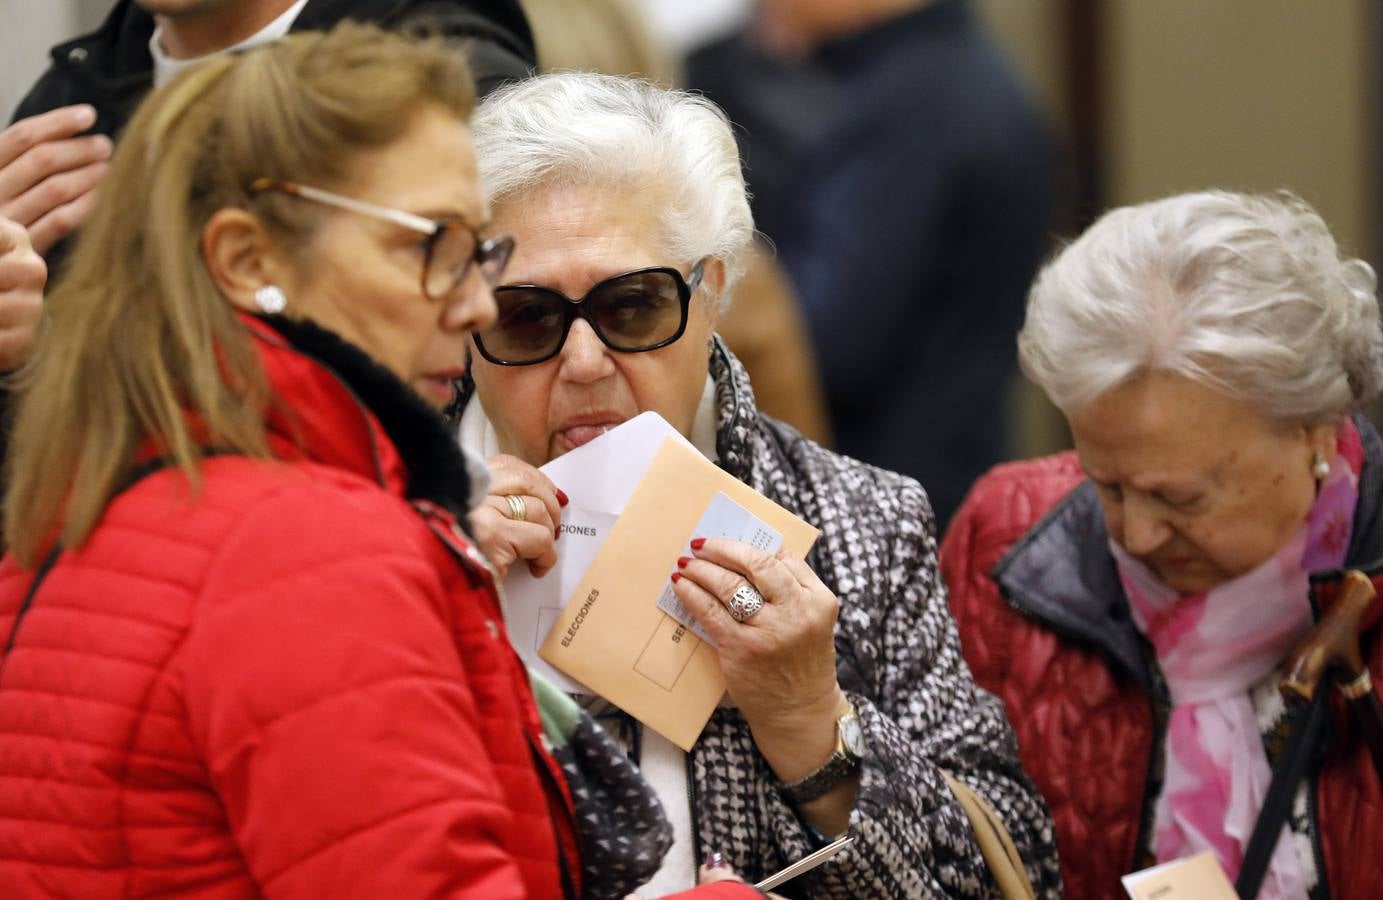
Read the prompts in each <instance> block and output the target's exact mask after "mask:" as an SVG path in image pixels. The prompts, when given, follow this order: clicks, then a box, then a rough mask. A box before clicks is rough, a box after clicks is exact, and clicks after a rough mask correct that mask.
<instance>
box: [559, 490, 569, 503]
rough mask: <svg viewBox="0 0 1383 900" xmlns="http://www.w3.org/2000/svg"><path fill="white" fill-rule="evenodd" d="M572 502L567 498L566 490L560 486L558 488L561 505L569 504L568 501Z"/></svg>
mask: <svg viewBox="0 0 1383 900" xmlns="http://www.w3.org/2000/svg"><path fill="white" fill-rule="evenodd" d="M570 502H571V501H570V500H568V499H567V495H566V492H564V491H563V490H562V489H561V488H558V489H557V503H558V504H559V505H560V506H566V505H567V504H568V503H570Z"/></svg>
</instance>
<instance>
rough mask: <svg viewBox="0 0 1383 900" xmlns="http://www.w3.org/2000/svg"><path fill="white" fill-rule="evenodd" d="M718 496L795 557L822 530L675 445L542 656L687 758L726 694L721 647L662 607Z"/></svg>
mask: <svg viewBox="0 0 1383 900" xmlns="http://www.w3.org/2000/svg"><path fill="white" fill-rule="evenodd" d="M717 491H720V492H723V493H725V494H726V495H727V496H729V497H730V498H731V499H732V500H734V501H735V502H736V503H739V504H740V505H741V506H743V507H744V508H745V509H747V510H749V512H751V513H753V514H754V515H755V516H758V517H759V518H760V519H762V520H763V521H764V522H766V523H768V524H769V525H771V526H773V527H774V528H775V529H777V530H778V531H779V533H781V534H782V535H783V549H784V550H786V551H787V552H788V553H790V554H792V555H794V556H796V557H798V558H799V559H801V558H803V557H805V556H806V555H807V551H808V550H810V549H811V546H812V544H813V543H815V542H816V538H817V536H818V535H819V534H820V532H819V531H818V530H817V529H816V528H814V527H812V526H811V525H808V524H807V523H806V522H803V521H802V520H801V519H799V518H797V517H796V516H794V515H793V514H792V513H790V512H788V511H787V510H785V509H783V508H782V507H781V506H779V505H778V504H776V503H774V502H773V501H772V500H769V499H768V498H767V497H764V496H763V495H762V494H759V493H757V492H756V491H754V489H753V488H751V487H749V486H748V485H745V484H744V483H742V482H740V481H739V480H737V479H736V478H734V477H733V476H731V475H729V474H727V473H726V472H724V471H722V470H721V469H720V468H718V467H717V466H716V465H715V464H713V463H711V462H710V461H709V460H707V459H706V458H705V457H704V456H702V455H701V454H700V453H698V452H696V451H695V450H693V449H691V448H689V447H687V446H686V445H685V444H683V443H681V442H679V441H677V440H675V439H672V438H669V439H668V440H666V441H665V442H664V443H663V446H662V448H661V449H660V450H659V451H658V454H657V456H655V457H654V459H653V462H652V464H650V465H649V467H648V469H647V470H646V471H645V473H644V476H643V479H642V480H641V481H640V482H639V485H638V487H637V488H636V489H635V491H634V494H633V496H632V497H630V498H629V503H628V504H627V505H626V506H625V507H624V512H623V513H622V514H621V515H620V517H619V518H618V519H616V520H615V524H614V525H613V526H612V527H611V528H610V532H609V536H608V537H607V538H606V539H605V544H604V546H602V547H601V548H600V552H599V553H598V554H596V557H595V559H594V560H593V561H592V563H591V566H590V568H589V569H587V570H586V575H585V577H584V578H583V579H582V580H581V583H580V585H579V586H578V587H577V588H576V591H575V592H574V593H573V594H572V596H571V599H570V600H569V601H568V602H567V605H566V607H565V609H563V611H562V614H561V615H560V616H559V617H558V618H557V621H556V622H555V623H554V624H553V626H552V631H551V632H549V634H548V636H547V640H546V641H544V642H543V646H542V649H541V650H540V651H539V655H540V656H542V658H543V659H545V660H547V661H548V662H549V663H551V664H552V665H554V666H556V667H557V668H558V669H560V670H561V671H563V672H566V673H567V674H568V675H570V676H571V677H572V678H575V679H576V680H577V681H579V682H581V683H582V684H584V685H586V686H587V687H589V688H590V689H591V690H593V691H595V692H596V693H598V694H600V695H601V696H602V697H604V698H605V699H606V700H609V701H610V702H611V703H613V704H615V705H616V706H618V707H620V708H621V709H623V710H625V711H626V712H628V713H629V714H630V715H632V716H633V717H634V718H636V719H638V720H639V721H640V722H643V723H644V724H645V725H647V726H648V727H649V728H652V729H653V730H654V731H656V732H658V733H659V734H661V735H662V736H663V737H665V738H667V739H668V740H670V741H672V742H673V743H674V744H676V745H677V746H679V747H681V748H682V749H683V750H690V749H691V747H692V744H693V743H695V742H696V739H697V737H699V736H700V734H701V730H702V729H703V728H705V727H706V721H707V720H708V719H709V718H710V717H711V712H712V711H713V710H714V709H715V706H716V704H717V703H718V702H720V698H721V696H722V695H724V693H725V677H724V676H723V675H722V674H721V671H720V659H719V657H718V656H717V655H716V651H715V648H713V647H711V646H710V645H709V644H707V643H705V642H704V641H702V640H701V639H700V638H698V637H697V636H696V635H695V634H693V633H692V631H691V630H690V629H688V628H685V627H683V626H682V625H681V624H679V623H678V622H677V621H676V620H675V619H673V618H671V617H670V616H668V615H666V614H665V613H664V612H663V611H662V610H660V609H659V608H658V607H657V605H656V604H657V600H658V595H659V594H660V593H661V592H662V590H663V586H664V584H665V583H666V582H667V579H668V575H669V573H670V572H671V571H672V570H673V569H674V567H675V565H676V561H677V557H678V556H680V555H681V553H682V551H683V548H685V547H686V544H687V541H688V540H689V539H690V538H692V537H695V535H693V534H692V533H691V532H692V529H693V528H695V527H696V525H697V523H698V522H699V521H700V520H701V514H702V513H703V512H704V511H705V510H706V507H707V505H708V504H709V503H710V502H711V498H712V497H713V496H715V494H716V492H717Z"/></svg>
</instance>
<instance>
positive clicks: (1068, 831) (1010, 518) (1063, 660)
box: [941, 422, 1383, 900]
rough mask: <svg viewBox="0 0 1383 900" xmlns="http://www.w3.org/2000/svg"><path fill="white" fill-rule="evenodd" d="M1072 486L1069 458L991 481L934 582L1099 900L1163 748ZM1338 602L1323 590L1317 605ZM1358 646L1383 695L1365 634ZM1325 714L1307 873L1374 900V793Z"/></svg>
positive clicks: (1097, 518) (1377, 529)
mask: <svg viewBox="0 0 1383 900" xmlns="http://www.w3.org/2000/svg"><path fill="white" fill-rule="evenodd" d="M1358 424H1359V425H1360V432H1361V437H1362V438H1363V439H1364V446H1365V451H1366V461H1365V467H1364V472H1363V474H1362V476H1361V484H1360V499H1359V507H1358V509H1357V510H1356V516H1355V534H1354V536H1353V539H1352V541H1351V548H1350V555H1349V559H1350V563H1349V564H1350V565H1351V566H1354V567H1363V568H1366V569H1367V570H1369V571H1370V574H1374V575H1375V584H1376V585H1378V586H1379V587H1380V588H1383V575H1377V574H1375V572H1376V570H1377V568H1378V561H1379V560H1383V522H1381V520H1383V510H1380V502H1379V501H1380V499H1383V472H1381V471H1380V468H1383V466H1380V463H1383V443H1380V441H1379V438H1378V435H1377V434H1376V433H1375V432H1374V431H1373V429H1372V428H1370V427H1369V426H1368V425H1367V424H1366V423H1362V422H1359V423H1358ZM1083 479H1084V473H1083V472H1082V471H1081V468H1080V465H1079V463H1078V462H1077V460H1076V457H1075V454H1074V453H1064V454H1060V455H1058V456H1053V457H1048V458H1045V459H1040V460H1034V461H1030V462H1021V463H1012V464H1008V465H1002V466H998V467H996V468H995V469H993V470H992V471H991V472H989V474H987V475H986V476H984V477H983V478H982V479H980V481H979V482H977V483H976V484H975V486H974V488H973V489H972V490H971V492H970V495H969V497H968V498H967V499H966V501H965V503H964V504H963V505H962V506H961V509H960V511H959V512H958V513H957V515H956V517H955V518H954V519H953V520H952V522H951V525H950V528H949V529H948V531H947V534H946V538H945V540H944V541H943V543H942V548H941V569H942V574H943V576H944V577H945V579H946V583H947V585H948V587H949V589H950V600H951V609H952V612H953V614H954V615H955V618H956V621H957V624H958V625H959V628H960V637H961V643H962V647H963V651H964V653H965V658H966V660H967V661H968V662H969V664H970V668H971V670H972V671H973V672H974V675H975V680H976V681H978V682H979V683H980V684H981V685H982V686H983V687H985V688H987V689H989V690H990V691H993V692H994V693H995V694H997V695H998V696H999V697H1000V698H1002V699H1003V701H1004V705H1005V707H1006V708H1007V711H1008V715H1009V718H1010V719H1011V720H1012V722H1013V726H1014V730H1015V731H1016V732H1017V736H1018V745H1019V753H1020V755H1021V757H1022V761H1023V766H1024V768H1025V769H1026V770H1027V772H1028V774H1029V775H1031V776H1032V778H1033V780H1034V781H1035V782H1036V783H1037V787H1038V789H1039V790H1041V791H1042V794H1043V796H1044V797H1046V799H1047V803H1048V805H1049V806H1050V807H1051V810H1052V815H1053V817H1054V818H1055V820H1056V828H1057V846H1058V850H1059V852H1060V855H1061V874H1062V879H1063V881H1064V883H1065V888H1066V894H1065V896H1066V897H1067V898H1070V900H1106V898H1112V897H1122V896H1124V892H1123V889H1122V887H1121V886H1120V883H1119V876H1121V875H1124V874H1127V873H1128V872H1131V871H1134V870H1135V869H1137V868H1138V867H1139V864H1140V863H1141V860H1139V859H1137V857H1139V856H1140V855H1141V854H1142V853H1143V852H1144V851H1145V849H1146V847H1145V845H1146V843H1147V839H1146V836H1145V835H1144V834H1143V833H1142V829H1143V828H1144V827H1145V824H1144V823H1145V820H1146V819H1147V818H1148V817H1149V812H1150V809H1149V807H1150V801H1151V800H1152V799H1153V798H1151V797H1149V796H1148V781H1149V768H1150V766H1151V765H1152V759H1153V751H1154V744H1155V742H1156V741H1157V740H1159V737H1158V736H1157V735H1156V734H1155V725H1154V716H1153V712H1152V700H1151V690H1152V689H1151V675H1150V673H1149V671H1148V665H1147V662H1146V661H1145V657H1144V655H1143V651H1142V648H1141V645H1140V640H1139V638H1138V635H1137V633H1136V631H1135V630H1134V628H1133V625H1132V623H1131V621H1130V620H1129V617H1128V611H1127V600H1126V599H1125V597H1124V594H1123V591H1122V589H1121V588H1120V586H1119V582H1118V578H1117V573H1116V572H1115V569H1114V565H1113V562H1112V559H1111V557H1110V554H1109V552H1108V544H1107V535H1106V532H1105V529H1104V521H1103V518H1102V516H1101V513H1100V509H1099V504H1098V500H1097V499H1096V498H1095V496H1094V492H1093V491H1092V490H1091V489H1090V485H1089V484H1088V483H1085V484H1083V483H1082V482H1083ZM1333 596H1334V590H1333V588H1332V587H1331V586H1329V585H1327V586H1323V587H1318V600H1320V602H1322V603H1323V604H1324V605H1325V606H1327V607H1328V604H1329V601H1330V600H1331V599H1333ZM1376 605H1377V604H1376ZM1365 640H1366V643H1365V649H1366V650H1367V651H1369V653H1370V655H1369V656H1368V657H1367V658H1369V659H1370V666H1371V669H1372V671H1373V677H1374V683H1375V685H1376V686H1383V641H1380V640H1379V639H1378V628H1377V627H1376V624H1375V626H1374V627H1373V630H1372V632H1371V633H1369V634H1368V635H1366V639H1365ZM1332 693H1333V692H1332ZM1338 700H1339V698H1338V697H1335V698H1334V701H1338ZM1334 714H1335V716H1334V718H1335V721H1334V733H1335V735H1336V736H1337V737H1336V739H1335V740H1334V741H1333V742H1332V744H1331V746H1330V749H1329V751H1328V755H1327V757H1326V759H1325V763H1324V765H1323V767H1322V769H1321V771H1320V773H1319V774H1318V776H1317V777H1315V778H1314V779H1313V782H1312V786H1313V789H1314V791H1315V794H1314V797H1315V807H1314V810H1313V813H1314V816H1313V824H1314V826H1315V830H1316V832H1317V833H1318V835H1319V840H1318V841H1317V845H1316V847H1317V859H1318V866H1317V868H1318V869H1319V870H1321V872H1322V873H1323V880H1326V881H1328V882H1329V894H1328V896H1330V897H1331V898H1333V900H1376V898H1378V897H1380V896H1383V856H1380V855H1379V854H1376V853H1364V852H1360V851H1361V849H1362V847H1363V846H1364V845H1365V844H1369V843H1372V842H1375V841H1376V837H1369V838H1365V837H1362V836H1363V835H1374V836H1377V835H1379V834H1383V788H1381V787H1380V780H1379V775H1378V773H1377V772H1376V771H1375V770H1374V768H1373V764H1372V762H1371V760H1370V757H1369V754H1368V750H1367V748H1366V747H1365V746H1364V744H1363V741H1362V739H1361V738H1360V737H1359V735H1358V734H1357V732H1355V731H1354V729H1353V723H1352V722H1351V721H1350V720H1349V719H1348V718H1347V716H1346V715H1345V710H1344V709H1343V707H1342V706H1341V705H1340V704H1339V703H1338V702H1336V703H1335V709H1334ZM1321 863H1323V865H1322V864H1321ZM1318 895H1319V896H1327V895H1326V894H1325V893H1323V892H1320V891H1318Z"/></svg>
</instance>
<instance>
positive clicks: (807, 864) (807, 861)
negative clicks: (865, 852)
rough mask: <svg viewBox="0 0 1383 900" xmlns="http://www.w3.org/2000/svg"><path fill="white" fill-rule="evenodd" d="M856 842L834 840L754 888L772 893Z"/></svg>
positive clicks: (847, 839) (848, 839) (846, 839)
mask: <svg viewBox="0 0 1383 900" xmlns="http://www.w3.org/2000/svg"><path fill="white" fill-rule="evenodd" d="M854 840H855V839H854V838H852V837H843V838H840V839H838V840H834V841H832V842H831V843H829V844H827V845H826V846H824V847H822V848H821V849H820V850H818V851H816V852H815V853H812V854H809V855H807V856H804V857H802V858H801V859H799V860H798V861H797V862H795V863H793V864H792V865H790V866H788V867H787V868H786V869H783V870H782V871H780V872H778V873H776V874H774V875H770V876H768V877H767V878H765V879H764V880H763V881H760V882H759V883H758V884H756V885H754V887H756V888H758V889H759V890H761V891H771V890H773V889H774V888H776V887H777V886H778V885H780V884H782V883H783V882H785V881H791V880H792V879H794V878H796V877H797V876H798V875H801V874H802V873H803V872H810V871H811V870H812V869H815V868H816V867H817V866H819V865H821V864H822V863H824V862H825V861H826V860H828V859H830V858H831V857H833V856H835V855H836V854H837V853H839V852H840V851H842V850H844V849H845V848H846V847H848V846H850V844H851V843H852V842H854Z"/></svg>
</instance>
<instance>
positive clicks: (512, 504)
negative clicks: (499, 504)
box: [504, 494, 528, 522]
mask: <svg viewBox="0 0 1383 900" xmlns="http://www.w3.org/2000/svg"><path fill="white" fill-rule="evenodd" d="M504 499H505V502H507V503H508V504H509V518H511V519H513V520H514V521H515V522H527V521H528V504H527V503H524V502H523V498H522V497H520V496H519V495H518V494H505V495H504Z"/></svg>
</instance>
